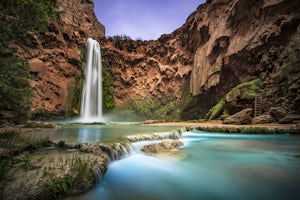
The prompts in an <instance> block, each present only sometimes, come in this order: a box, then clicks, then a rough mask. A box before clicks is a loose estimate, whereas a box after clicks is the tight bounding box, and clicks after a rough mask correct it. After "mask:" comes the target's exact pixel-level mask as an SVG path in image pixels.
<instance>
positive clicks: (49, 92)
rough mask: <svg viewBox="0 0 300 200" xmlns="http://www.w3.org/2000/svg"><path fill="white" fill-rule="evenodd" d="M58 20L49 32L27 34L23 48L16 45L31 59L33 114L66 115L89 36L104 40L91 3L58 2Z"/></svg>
mask: <svg viewBox="0 0 300 200" xmlns="http://www.w3.org/2000/svg"><path fill="white" fill-rule="evenodd" d="M57 10H58V12H59V14H60V15H59V18H58V20H49V22H48V31H46V32H45V33H42V34H41V35H36V34H33V33H28V37H27V40H26V41H24V46H15V48H17V50H18V55H19V56H20V57H21V58H24V59H26V60H28V62H29V65H30V67H31V74H32V75H33V79H31V80H30V81H31V85H32V86H33V88H34V98H33V102H32V112H50V113H53V114H63V113H64V112H65V110H66V101H67V96H68V91H67V87H68V85H69V83H70V82H72V81H73V82H74V78H76V77H80V76H81V74H82V73H81V67H82V59H83V58H82V53H83V52H82V51H83V50H84V44H85V41H86V39H87V38H88V37H93V38H96V39H100V38H101V37H104V34H105V33H104V32H105V30H104V26H103V25H101V24H100V23H99V22H98V20H97V19H96V16H95V14H94V5H93V3H92V1H89V0H85V1H82V0H74V1H69V0H61V1H58V8H57Z"/></svg>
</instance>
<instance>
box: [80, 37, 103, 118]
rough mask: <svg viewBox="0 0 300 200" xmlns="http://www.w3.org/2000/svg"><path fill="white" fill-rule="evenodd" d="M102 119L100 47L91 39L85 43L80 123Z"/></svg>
mask: <svg viewBox="0 0 300 200" xmlns="http://www.w3.org/2000/svg"><path fill="white" fill-rule="evenodd" d="M101 119H102V63H101V52H100V45H99V43H98V42H97V41H96V40H93V39H91V38H88V39H87V42H86V60H85V69H84V80H83V85H82V96H81V108H80V121H82V122H96V121H101Z"/></svg>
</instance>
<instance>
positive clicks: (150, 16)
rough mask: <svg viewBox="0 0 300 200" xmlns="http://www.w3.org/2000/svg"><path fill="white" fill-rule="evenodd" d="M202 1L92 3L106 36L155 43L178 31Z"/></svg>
mask: <svg viewBox="0 0 300 200" xmlns="http://www.w3.org/2000/svg"><path fill="white" fill-rule="evenodd" d="M204 2H205V0H94V4H95V14H96V16H97V18H98V20H99V21H100V22H101V23H102V24H103V25H104V26H105V30H106V36H113V35H121V34H125V35H127V36H130V37H131V38H132V39H143V40H151V39H157V38H159V37H160V35H161V34H168V33H172V32H173V31H174V30H176V29H177V28H179V27H181V26H182V25H183V24H184V23H185V21H186V19H187V17H188V16H189V15H190V14H191V13H192V12H194V11H195V10H196V9H197V7H198V6H199V5H200V4H203V3H204Z"/></svg>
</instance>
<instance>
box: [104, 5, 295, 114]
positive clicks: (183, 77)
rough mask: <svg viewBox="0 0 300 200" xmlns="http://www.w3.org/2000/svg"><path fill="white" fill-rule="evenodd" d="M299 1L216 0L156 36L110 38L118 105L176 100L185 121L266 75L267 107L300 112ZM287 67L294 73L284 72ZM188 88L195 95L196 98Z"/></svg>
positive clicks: (108, 47) (108, 52) (109, 55)
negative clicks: (230, 93) (143, 101)
mask: <svg viewBox="0 0 300 200" xmlns="http://www.w3.org/2000/svg"><path fill="white" fill-rule="evenodd" d="M298 5H300V1H299V0H295V1H290V0H257V1H253V0H212V1H207V2H206V3H205V4H203V5H201V6H199V7H198V9H197V10H196V11H195V12H194V13H192V14H191V15H190V16H189V17H188V19H187V20H186V23H185V24H184V25H183V26H182V27H181V28H179V29H177V30H175V31H174V32H173V33H172V34H168V35H162V36H161V37H160V38H159V39H158V40H156V41H132V40H125V41H120V40H107V41H104V42H103V48H104V51H105V53H106V54H105V57H106V59H107V60H108V61H109V63H110V64H111V66H112V69H113V72H114V74H115V77H116V81H115V84H114V96H115V101H116V103H117V105H122V104H123V103H124V102H126V101H128V100H132V99H141V100H143V99H147V98H149V97H150V98H156V99H163V98H167V97H168V98H170V99H174V98H175V99H176V103H177V106H178V107H179V108H180V109H181V118H183V119H198V118H201V117H203V116H205V114H206V112H207V111H208V110H209V109H210V108H211V107H212V106H213V105H214V104H215V103H217V102H218V101H219V100H220V99H221V98H222V97H223V96H224V95H225V94H226V93H227V92H228V91H229V90H230V89H232V88H233V87H234V86H236V85H238V84H239V83H242V82H246V81H249V80H253V79H257V78H259V79H261V80H262V82H263V84H264V87H263V93H264V95H265V98H266V99H267V101H266V102H265V106H266V107H265V108H264V109H265V111H267V110H268V109H269V108H270V107H272V106H283V107H284V108H285V109H286V110H287V111H288V112H299V108H298V107H299V99H300V96H299V94H300V91H299V89H300V87H299V84H300V83H299V73H298V72H299V70H298V69H299V45H300V44H299V29H300V27H299V22H300V8H299V6H298ZM287 52H290V53H292V54H293V55H289V53H287ZM286 65H288V66H289V68H292V73H291V70H290V71H289V72H284V69H283V68H284V67H285V66H286ZM288 88H289V89H288ZM186 93H190V94H191V96H193V97H190V98H188V102H184V101H185V99H186V98H184V94H186Z"/></svg>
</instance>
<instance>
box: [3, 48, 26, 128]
mask: <svg viewBox="0 0 300 200" xmlns="http://www.w3.org/2000/svg"><path fill="white" fill-rule="evenodd" d="M29 72H30V69H29V65H28V63H27V62H24V61H22V60H20V59H17V58H15V57H13V51H12V50H11V49H9V48H5V47H2V48H0V99H1V101H0V110H5V111H11V112H13V113H15V114H16V118H15V122H16V123H19V122H23V121H24V120H25V119H26V118H27V117H28V116H29V111H30V106H31V97H32V89H31V86H30V84H29V82H28V79H29V78H30V75H29Z"/></svg>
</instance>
